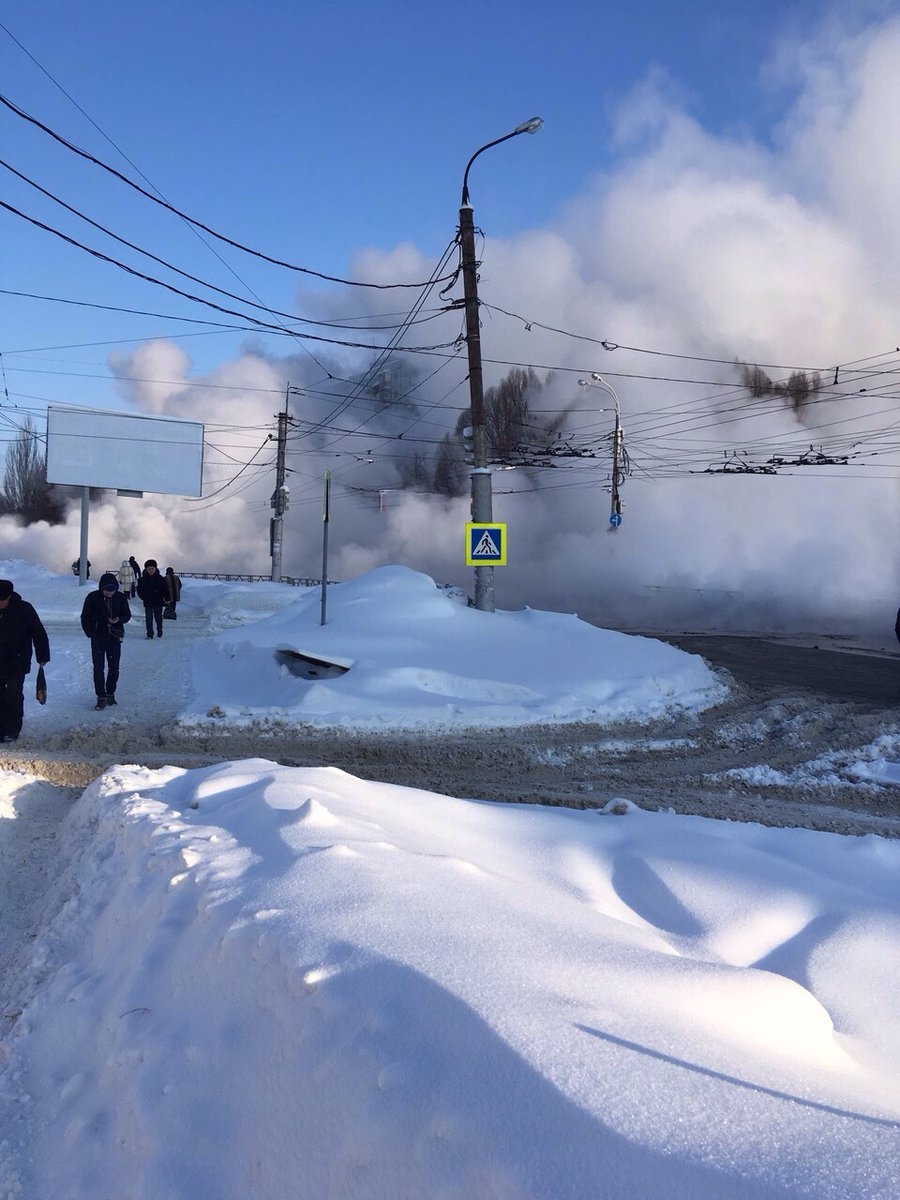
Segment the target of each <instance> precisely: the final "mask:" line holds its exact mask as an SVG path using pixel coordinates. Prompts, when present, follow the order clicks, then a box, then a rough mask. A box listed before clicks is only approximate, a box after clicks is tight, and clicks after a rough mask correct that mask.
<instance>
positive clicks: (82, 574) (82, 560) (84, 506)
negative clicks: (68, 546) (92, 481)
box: [78, 487, 91, 587]
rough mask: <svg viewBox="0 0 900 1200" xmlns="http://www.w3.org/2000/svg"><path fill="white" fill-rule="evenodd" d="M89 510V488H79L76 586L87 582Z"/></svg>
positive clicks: (82, 585) (81, 585)
mask: <svg viewBox="0 0 900 1200" xmlns="http://www.w3.org/2000/svg"><path fill="white" fill-rule="evenodd" d="M90 511H91V489H90V488H89V487H83V488H82V489H81V542H80V549H79V552H78V586H79V587H84V585H85V584H86V583H87V577H88V576H87V572H88V516H89V514H90Z"/></svg>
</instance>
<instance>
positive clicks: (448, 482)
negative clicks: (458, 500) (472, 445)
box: [433, 433, 469, 496]
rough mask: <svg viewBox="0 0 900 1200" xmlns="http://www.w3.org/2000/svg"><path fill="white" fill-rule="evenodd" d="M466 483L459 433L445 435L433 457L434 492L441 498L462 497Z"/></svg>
mask: <svg viewBox="0 0 900 1200" xmlns="http://www.w3.org/2000/svg"><path fill="white" fill-rule="evenodd" d="M468 483H469V472H468V468H467V467H466V462H465V452H464V450H463V445H462V436H461V433H457V434H455V435H453V436H451V435H450V434H449V433H445V434H444V436H443V438H442V439H441V442H440V444H439V445H438V448H437V450H436V451H435V455H434V481H433V487H434V490H435V491H436V492H438V493H439V494H440V495H441V496H464V495H465V493H466V488H467V487H468Z"/></svg>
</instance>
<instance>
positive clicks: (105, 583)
mask: <svg viewBox="0 0 900 1200" xmlns="http://www.w3.org/2000/svg"><path fill="white" fill-rule="evenodd" d="M104 589H106V590H107V591H111V592H117V591H118V590H119V581H118V579H116V577H115V575H112V574H111V573H110V572H109V571H107V572H106V574H105V575H101V576H100V590H101V592H102V591H103V590H104Z"/></svg>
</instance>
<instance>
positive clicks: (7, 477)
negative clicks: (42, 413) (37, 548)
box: [3, 417, 65, 525]
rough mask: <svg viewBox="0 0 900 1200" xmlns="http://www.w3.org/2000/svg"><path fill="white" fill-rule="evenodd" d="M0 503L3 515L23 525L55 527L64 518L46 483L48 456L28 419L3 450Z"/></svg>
mask: <svg viewBox="0 0 900 1200" xmlns="http://www.w3.org/2000/svg"><path fill="white" fill-rule="evenodd" d="M3 502H4V508H5V510H6V512H9V513H14V514H15V515H17V516H19V517H21V518H22V520H23V522H24V523H25V524H26V525H33V524H34V523H35V521H48V522H49V523H50V524H51V525H58V524H59V523H60V522H61V521H62V520H63V519H64V516H65V510H64V508H63V506H62V505H61V504H60V503H59V502H58V500H57V499H56V498H55V497H54V496H53V494H52V491H51V488H50V485H49V484H48V483H47V456H46V454H45V452H44V449H43V447H42V445H41V442H40V439H39V438H38V434H37V430H36V429H35V427H34V422H33V421H32V420H31V418H30V417H26V418H25V420H24V422H23V423H22V427H21V429H20V430H19V432H18V433H17V434H16V437H15V440H14V441H13V443H12V444H11V445H10V447H9V449H8V450H7V451H6V470H5V472H4V475H3Z"/></svg>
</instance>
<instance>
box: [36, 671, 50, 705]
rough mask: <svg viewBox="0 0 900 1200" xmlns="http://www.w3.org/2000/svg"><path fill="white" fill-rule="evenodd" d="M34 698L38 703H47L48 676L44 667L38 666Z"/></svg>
mask: <svg viewBox="0 0 900 1200" xmlns="http://www.w3.org/2000/svg"><path fill="white" fill-rule="evenodd" d="M34 698H35V699H36V700H37V702H38V704H46V703H47V676H46V675H45V674H44V668H43V667H38V673H37V679H36V680H35V681H34Z"/></svg>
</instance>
